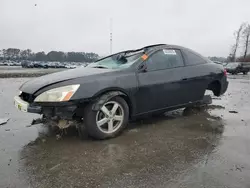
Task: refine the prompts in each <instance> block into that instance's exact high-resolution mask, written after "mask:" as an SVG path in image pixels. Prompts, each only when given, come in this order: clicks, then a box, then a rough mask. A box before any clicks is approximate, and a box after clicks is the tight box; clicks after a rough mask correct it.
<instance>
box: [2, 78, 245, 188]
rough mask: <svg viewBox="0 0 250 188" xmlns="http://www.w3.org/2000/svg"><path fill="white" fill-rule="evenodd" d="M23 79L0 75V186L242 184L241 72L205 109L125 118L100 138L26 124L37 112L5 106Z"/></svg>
mask: <svg viewBox="0 0 250 188" xmlns="http://www.w3.org/2000/svg"><path fill="white" fill-rule="evenodd" d="M27 80H28V79H27V78H19V79H15V78H9V79H0V104H1V108H0V118H1V117H2V118H3V117H5V118H10V120H9V122H8V123H7V124H5V125H2V126H0V187H1V188H2V187H3V188H7V187H9V188H12V187H18V188H22V187H23V188H27V187H39V188H50V187H53V188H56V187H65V188H69V187H79V188H80V187H123V188H124V187H136V188H138V187H176V188H179V187H185V188H186V187H190V188H200V187H208V188H213V187H216V188H218V187H219V188H220V187H221V188H222V187H223V188H224V187H228V188H238V187H239V188H249V187H250V181H249V179H250V160H249V158H250V145H249V141H250V139H249V135H250V134H249V133H250V116H249V111H250V102H249V99H250V93H249V92H250V79H249V76H242V75H238V76H230V79H229V82H230V84H229V88H228V91H227V93H226V94H225V95H224V96H222V97H219V98H217V97H216V98H214V99H213V104H211V105H209V106H208V107H205V108H202V109H185V110H178V111H174V112H169V113H166V114H165V116H161V117H154V118H148V119H145V120H142V121H137V122H133V123H130V124H129V126H128V128H127V129H126V131H125V132H124V134H122V135H121V136H119V137H117V138H114V139H110V140H106V141H94V140H91V139H89V138H87V137H86V138H85V139H83V140H80V139H79V138H78V136H77V132H76V130H75V129H74V128H72V129H69V130H68V131H67V134H66V133H65V134H64V135H63V137H62V138H61V139H58V137H56V135H55V133H54V132H53V131H51V130H49V129H48V128H47V127H46V126H45V125H41V124H40V125H35V126H31V127H30V126H29V125H30V122H31V121H32V119H33V118H36V117H38V116H36V115H32V114H25V113H22V112H19V111H17V110H16V109H15V108H14V106H13V97H14V95H16V94H17V92H18V87H19V86H20V85H21V84H22V83H23V82H25V81H27ZM229 111H235V112H234V113H230V112H229Z"/></svg>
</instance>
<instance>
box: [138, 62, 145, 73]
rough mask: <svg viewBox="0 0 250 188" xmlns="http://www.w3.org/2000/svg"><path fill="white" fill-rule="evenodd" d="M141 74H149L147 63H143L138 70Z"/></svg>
mask: <svg viewBox="0 0 250 188" xmlns="http://www.w3.org/2000/svg"><path fill="white" fill-rule="evenodd" d="M138 70H139V72H147V66H146V64H145V63H142V64H141V65H140V66H139V68H138Z"/></svg>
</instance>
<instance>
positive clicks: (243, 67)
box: [225, 62, 250, 74]
mask: <svg viewBox="0 0 250 188" xmlns="http://www.w3.org/2000/svg"><path fill="white" fill-rule="evenodd" d="M225 68H226V70H227V72H229V73H231V74H238V73H243V74H247V73H248V72H249V70H250V63H242V62H231V63H228V64H227V65H226V66H225Z"/></svg>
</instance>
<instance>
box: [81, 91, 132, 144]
mask: <svg viewBox="0 0 250 188" xmlns="http://www.w3.org/2000/svg"><path fill="white" fill-rule="evenodd" d="M93 104H94V103H92V104H90V105H88V106H87V107H86V108H85V112H84V123H85V125H86V130H87V132H88V134H89V135H90V136H91V137H93V138H95V139H107V138H112V137H116V136H117V135H119V134H120V133H121V132H122V131H123V130H124V128H125V127H126V125H127V124H128V119H129V107H128V104H127V103H126V101H125V100H124V99H123V98H121V97H119V96H116V97H113V98H111V99H110V100H108V101H107V102H105V103H104V104H103V105H102V106H101V107H100V109H99V110H98V111H95V110H93V109H92V106H93Z"/></svg>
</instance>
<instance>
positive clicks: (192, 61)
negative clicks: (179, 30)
mask: <svg viewBox="0 0 250 188" xmlns="http://www.w3.org/2000/svg"><path fill="white" fill-rule="evenodd" d="M184 54H185V56H186V58H187V62H186V63H187V65H199V64H204V63H206V60H205V59H203V58H202V56H200V55H198V54H196V53H194V52H192V51H189V50H184Z"/></svg>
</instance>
